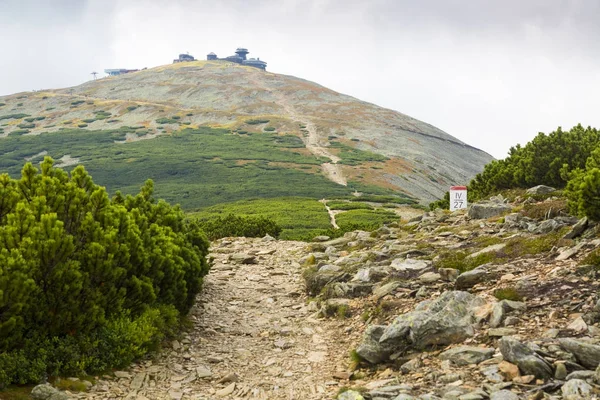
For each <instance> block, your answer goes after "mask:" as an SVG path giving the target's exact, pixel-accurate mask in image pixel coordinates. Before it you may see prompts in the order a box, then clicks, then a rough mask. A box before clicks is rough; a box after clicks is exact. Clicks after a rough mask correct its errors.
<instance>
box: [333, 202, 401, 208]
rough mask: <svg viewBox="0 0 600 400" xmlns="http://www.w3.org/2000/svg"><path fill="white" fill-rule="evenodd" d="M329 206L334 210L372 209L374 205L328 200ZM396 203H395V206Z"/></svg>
mask: <svg viewBox="0 0 600 400" xmlns="http://www.w3.org/2000/svg"><path fill="white" fill-rule="evenodd" d="M327 206H328V207H329V208H330V209H332V210H372V209H373V206H371V205H370V204H367V203H361V202H358V201H355V202H346V201H328V202H327ZM395 206H396V205H395V204H394V207H395Z"/></svg>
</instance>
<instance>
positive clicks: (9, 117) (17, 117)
mask: <svg viewBox="0 0 600 400" xmlns="http://www.w3.org/2000/svg"><path fill="white" fill-rule="evenodd" d="M25 117H29V114H8V115H0V121H2V120H3V119H21V118H25Z"/></svg>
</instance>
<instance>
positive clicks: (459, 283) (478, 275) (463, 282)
mask: <svg viewBox="0 0 600 400" xmlns="http://www.w3.org/2000/svg"><path fill="white" fill-rule="evenodd" d="M488 275H489V272H488V271H487V269H485V268H482V267H478V268H475V269H473V270H471V271H467V272H463V273H462V274H460V275H459V276H458V278H456V283H455V287H456V289H459V290H462V289H469V288H471V287H473V286H475V285H476V284H478V283H480V282H483V281H485V279H486V278H487V277H488Z"/></svg>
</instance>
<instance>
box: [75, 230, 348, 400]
mask: <svg viewBox="0 0 600 400" xmlns="http://www.w3.org/2000/svg"><path fill="white" fill-rule="evenodd" d="M305 246H306V244H305V243H300V242H283V241H263V240H261V239H235V240H232V241H227V240H224V241H222V242H220V243H215V244H214V248H213V256H214V257H215V265H214V267H213V269H212V270H211V272H210V274H209V275H208V276H207V278H206V280H205V285H204V289H203V291H202V294H201V295H200V296H199V298H198V302H197V304H196V305H195V306H194V308H193V310H192V311H191V313H190V317H191V320H192V322H193V328H192V329H190V331H189V332H188V333H187V334H185V335H184V336H183V337H182V338H181V339H180V340H179V341H174V342H172V343H171V344H170V346H171V348H170V349H166V350H163V352H162V353H161V354H160V355H159V356H158V357H157V358H156V359H155V360H152V361H144V362H141V363H139V364H136V365H133V366H132V367H131V368H129V369H128V370H126V371H117V372H116V373H115V375H116V377H111V378H109V377H104V378H103V379H102V380H100V381H99V382H98V383H97V384H96V385H95V386H94V387H93V388H92V391H91V392H88V393H85V394H80V395H79V397H80V398H92V399H120V398H127V399H136V400H144V399H246V398H250V399H290V400H291V399H305V400H311V399H315V400H316V399H324V398H332V396H333V394H334V393H335V392H336V391H337V390H338V388H339V386H342V385H343V384H344V382H341V381H336V380H335V379H334V378H333V375H334V374H335V373H336V372H343V371H345V370H346V367H347V365H348V361H349V360H348V346H349V344H348V343H347V341H348V340H349V339H348V338H347V335H346V334H345V333H344V332H343V325H342V323H341V321H338V320H335V319H333V320H319V319H316V318H315V317H314V310H310V307H309V305H307V299H306V296H305V294H304V289H303V286H302V281H301V277H300V273H301V267H300V265H299V264H298V263H297V262H295V260H297V259H298V258H299V257H301V256H302V255H303V254H304V252H303V249H304V247H305ZM252 262H254V263H252ZM246 263H248V264H246Z"/></svg>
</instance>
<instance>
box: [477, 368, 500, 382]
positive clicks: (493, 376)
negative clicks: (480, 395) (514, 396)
mask: <svg viewBox="0 0 600 400" xmlns="http://www.w3.org/2000/svg"><path fill="white" fill-rule="evenodd" d="M480 371H481V373H482V374H483V375H484V376H485V377H486V378H487V380H488V381H490V382H494V383H500V382H503V381H504V377H503V376H502V375H501V374H500V369H499V368H498V365H490V366H488V367H483V368H481V369H480Z"/></svg>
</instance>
